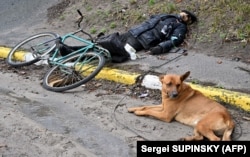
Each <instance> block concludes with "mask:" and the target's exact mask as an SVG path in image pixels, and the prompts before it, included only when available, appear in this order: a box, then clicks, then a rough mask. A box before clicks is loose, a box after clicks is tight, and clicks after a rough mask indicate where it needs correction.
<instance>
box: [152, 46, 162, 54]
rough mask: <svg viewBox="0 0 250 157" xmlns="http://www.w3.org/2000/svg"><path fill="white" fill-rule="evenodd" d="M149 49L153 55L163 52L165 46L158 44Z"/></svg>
mask: <svg viewBox="0 0 250 157" xmlns="http://www.w3.org/2000/svg"><path fill="white" fill-rule="evenodd" d="M149 51H150V54H151V55H158V54H161V53H163V48H162V47H161V46H159V45H158V46H155V47H153V48H151V49H150V50H149Z"/></svg>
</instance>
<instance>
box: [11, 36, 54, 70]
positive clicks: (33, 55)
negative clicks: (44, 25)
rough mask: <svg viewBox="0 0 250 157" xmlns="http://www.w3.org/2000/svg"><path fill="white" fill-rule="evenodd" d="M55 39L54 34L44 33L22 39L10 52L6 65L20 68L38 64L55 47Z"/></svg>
mask: <svg viewBox="0 0 250 157" xmlns="http://www.w3.org/2000/svg"><path fill="white" fill-rule="evenodd" d="M57 37H58V35H57V34H55V33H51V32H46V33H39V34H36V35H33V36H30V37H28V38H26V39H24V40H23V41H21V42H20V43H18V44H17V45H16V46H15V47H13V48H12V49H11V50H10V52H9V54H8V56H7V63H8V64H9V65H11V66H13V67H21V66H28V65H31V64H34V63H36V62H38V61H39V60H41V59H43V58H45V57H46V56H47V54H49V53H50V52H51V51H52V50H53V49H54V48H55V47H56V44H55V39H56V38H57Z"/></svg>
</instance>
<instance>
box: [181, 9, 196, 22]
mask: <svg viewBox="0 0 250 157" xmlns="http://www.w3.org/2000/svg"><path fill="white" fill-rule="evenodd" d="M181 12H184V13H186V14H188V15H189V17H190V18H191V24H192V23H194V22H196V21H197V17H196V16H195V15H194V14H193V13H191V12H189V11H187V10H182V11H181Z"/></svg>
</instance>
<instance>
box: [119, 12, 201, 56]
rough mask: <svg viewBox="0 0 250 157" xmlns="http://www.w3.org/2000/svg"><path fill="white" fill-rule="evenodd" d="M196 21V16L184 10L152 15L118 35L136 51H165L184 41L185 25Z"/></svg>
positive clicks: (157, 52) (153, 52) (156, 52)
mask: <svg viewBox="0 0 250 157" xmlns="http://www.w3.org/2000/svg"><path fill="white" fill-rule="evenodd" d="M196 21H197V18H196V16H195V15H194V14H192V13H190V12H188V11H186V10H182V11H181V12H180V14H175V15H174V14H159V15H153V16H151V17H150V19H149V20H147V21H145V22H143V23H142V24H140V25H137V26H135V27H133V28H131V29H130V30H129V31H128V32H126V33H124V34H121V35H120V37H121V40H122V42H124V43H125V44H129V45H130V46H131V47H133V48H134V49H135V50H136V51H140V50H143V49H145V50H150V54H153V55H155V54H161V53H166V52H169V51H170V50H171V49H172V48H173V47H177V46H179V45H180V44H181V43H182V42H183V41H184V39H185V36H186V33H187V25H188V24H192V23H194V22H196Z"/></svg>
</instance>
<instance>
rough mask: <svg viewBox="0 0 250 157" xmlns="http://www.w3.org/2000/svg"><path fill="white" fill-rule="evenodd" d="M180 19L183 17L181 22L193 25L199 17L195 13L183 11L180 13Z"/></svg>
mask: <svg viewBox="0 0 250 157" xmlns="http://www.w3.org/2000/svg"><path fill="white" fill-rule="evenodd" d="M180 17H181V20H182V21H183V22H185V23H186V24H192V23H194V22H196V21H197V17H196V16H195V15H194V14H193V13H191V12H189V11H187V10H182V11H181V12H180Z"/></svg>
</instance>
